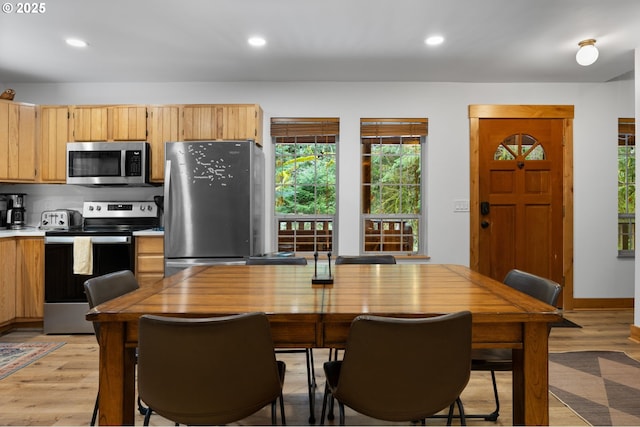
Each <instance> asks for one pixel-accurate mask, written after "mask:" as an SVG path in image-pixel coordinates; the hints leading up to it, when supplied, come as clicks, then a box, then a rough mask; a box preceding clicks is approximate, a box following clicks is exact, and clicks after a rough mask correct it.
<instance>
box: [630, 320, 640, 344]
mask: <svg viewBox="0 0 640 427" xmlns="http://www.w3.org/2000/svg"><path fill="white" fill-rule="evenodd" d="M630 330H631V333H630V335H629V339H630V340H631V341H633V342H637V343H638V344H640V326H636V325H631V327H630Z"/></svg>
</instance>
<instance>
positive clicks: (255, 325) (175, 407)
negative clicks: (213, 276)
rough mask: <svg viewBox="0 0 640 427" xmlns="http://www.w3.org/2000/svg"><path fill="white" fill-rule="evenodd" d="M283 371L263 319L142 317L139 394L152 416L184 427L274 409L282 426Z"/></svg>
mask: <svg viewBox="0 0 640 427" xmlns="http://www.w3.org/2000/svg"><path fill="white" fill-rule="evenodd" d="M284 374H285V364H284V362H278V361H276V357H275V353H274V349H273V341H272V338H271V327H270V325H269V320H268V319H267V316H266V314H264V313H243V314H238V315H233V316H225V317H213V318H177V317H164V316H154V315H148V314H146V315H143V316H141V317H140V324H139V331H138V392H139V393H140V396H141V397H142V399H143V400H144V402H145V403H146V404H147V405H149V411H148V412H147V415H146V416H145V419H144V425H149V415H150V414H151V413H152V412H156V413H158V414H159V415H162V416H163V417H165V418H167V419H169V420H171V421H173V422H175V423H179V424H189V425H222V424H228V423H232V422H236V421H238V420H241V419H243V418H246V417H248V416H249V415H252V414H254V413H255V412H257V411H259V410H260V409H262V408H263V407H265V406H266V405H269V404H270V405H271V422H272V424H274V425H275V424H276V402H277V401H278V399H279V400H280V416H281V418H282V424H283V425H284V424H285V423H286V420H285V414H284V402H283V400H282V385H283V383H284Z"/></svg>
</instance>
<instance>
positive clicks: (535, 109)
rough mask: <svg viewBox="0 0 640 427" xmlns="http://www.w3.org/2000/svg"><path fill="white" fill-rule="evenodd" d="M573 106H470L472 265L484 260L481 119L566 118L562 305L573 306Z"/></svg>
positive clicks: (470, 263) (563, 182)
mask: <svg viewBox="0 0 640 427" xmlns="http://www.w3.org/2000/svg"><path fill="white" fill-rule="evenodd" d="M573 117H574V106H573V105H493V104H481V105H469V161H470V169H469V180H470V182H469V187H470V200H469V220H470V224H469V225H470V231H469V267H470V268H471V269H472V270H475V271H478V267H479V263H480V254H479V252H480V250H479V248H480V180H479V173H480V135H479V131H480V119H562V120H563V144H562V158H563V160H562V193H563V194H562V206H563V211H564V215H563V217H562V275H563V278H564V280H563V282H564V283H562V286H563V292H562V308H563V309H565V310H571V309H573V305H574V301H573Z"/></svg>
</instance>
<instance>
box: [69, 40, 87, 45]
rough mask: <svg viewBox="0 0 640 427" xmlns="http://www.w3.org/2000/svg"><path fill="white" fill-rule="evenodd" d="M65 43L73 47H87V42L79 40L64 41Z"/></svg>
mask: <svg viewBox="0 0 640 427" xmlns="http://www.w3.org/2000/svg"><path fill="white" fill-rule="evenodd" d="M65 42H66V43H67V44H68V45H69V46H73V47H87V42H86V41H84V40H80V39H66V40H65Z"/></svg>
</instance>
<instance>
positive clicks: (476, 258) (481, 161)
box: [471, 106, 568, 284]
mask: <svg viewBox="0 0 640 427" xmlns="http://www.w3.org/2000/svg"><path fill="white" fill-rule="evenodd" d="M530 108H535V106H531V107H530ZM540 108H543V109H544V108H545V107H540ZM566 124H567V122H566V120H565V119H564V118H557V117H551V118H547V117H541V118H539V117H536V116H535V114H534V115H533V117H515V118H514V117H509V118H502V117H488V118H479V119H478V120H477V122H476V123H475V124H474V125H473V126H472V130H473V131H474V132H475V135H474V137H473V138H472V141H474V140H475V144H476V147H475V148H477V151H476V152H475V153H474V151H472V173H474V171H475V174H476V176H475V177H472V187H473V185H475V189H472V193H473V197H472V201H471V202H472V206H474V207H475V209H473V210H472V213H471V214H472V218H473V219H472V221H471V223H472V232H471V237H472V263H471V266H472V268H474V269H475V270H477V271H479V272H480V273H483V274H485V275H487V276H490V277H492V278H494V279H496V280H499V281H502V280H503V279H504V277H505V275H506V274H507V272H508V271H509V270H511V269H512V268H518V269H521V270H524V271H527V272H530V273H533V274H537V275H540V276H543V277H547V278H550V279H552V280H554V281H556V282H558V283H561V284H563V283H565V280H566V278H565V268H566V267H567V262H568V260H567V259H566V258H567V256H566V254H567V251H566V250H565V247H564V246H565V243H566V242H567V239H566V236H565V232H566V231H567V225H566V223H565V214H566V212H565V198H566V195H567V192H566V191H565V176H564V168H565V165H566V162H565V158H564V156H565V144H566V131H567V126H566ZM474 154H475V156H474ZM474 228H475V230H474ZM474 242H475V246H474Z"/></svg>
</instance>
